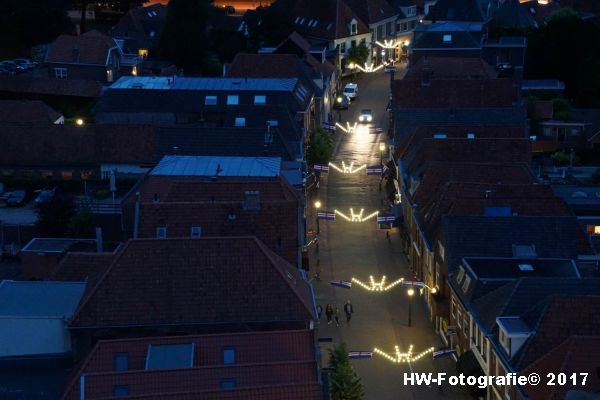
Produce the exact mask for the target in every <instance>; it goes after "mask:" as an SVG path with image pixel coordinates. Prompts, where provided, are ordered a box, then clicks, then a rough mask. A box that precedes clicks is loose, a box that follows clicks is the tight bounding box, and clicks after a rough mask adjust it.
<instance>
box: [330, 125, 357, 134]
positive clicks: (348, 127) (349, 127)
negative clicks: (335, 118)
mask: <svg viewBox="0 0 600 400" xmlns="http://www.w3.org/2000/svg"><path fill="white" fill-rule="evenodd" d="M335 126H337V127H338V128H340V129H341V130H343V131H344V132H346V133H354V131H355V130H356V127H357V126H358V122H355V123H354V125H350V122H346V126H343V125H342V124H340V123H339V122H336V123H335Z"/></svg>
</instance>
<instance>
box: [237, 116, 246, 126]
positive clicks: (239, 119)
mask: <svg viewBox="0 0 600 400" xmlns="http://www.w3.org/2000/svg"><path fill="white" fill-rule="evenodd" d="M235 126H237V127H238V128H241V127H244V126H246V118H244V117H235Z"/></svg>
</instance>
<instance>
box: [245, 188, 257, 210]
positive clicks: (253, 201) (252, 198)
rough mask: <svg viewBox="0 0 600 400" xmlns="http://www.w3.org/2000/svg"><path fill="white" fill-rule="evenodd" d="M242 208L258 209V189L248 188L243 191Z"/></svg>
mask: <svg viewBox="0 0 600 400" xmlns="http://www.w3.org/2000/svg"><path fill="white" fill-rule="evenodd" d="M242 208H243V209H244V210H246V211H258V210H260V192H259V191H258V190H249V191H247V192H245V193H244V203H243V204H242Z"/></svg>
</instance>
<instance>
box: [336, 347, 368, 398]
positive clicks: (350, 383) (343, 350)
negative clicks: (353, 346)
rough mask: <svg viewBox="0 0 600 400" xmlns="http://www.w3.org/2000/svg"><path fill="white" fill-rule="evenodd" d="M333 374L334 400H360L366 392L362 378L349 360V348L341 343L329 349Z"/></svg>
mask: <svg viewBox="0 0 600 400" xmlns="http://www.w3.org/2000/svg"><path fill="white" fill-rule="evenodd" d="M329 367H330V368H331V369H332V372H331V398H332V399H333V400H360V399H362V398H363V396H364V395H365V390H364V387H363V384H362V382H361V379H360V377H359V376H358V374H357V373H356V372H355V371H354V368H353V367H352V364H350V360H349V359H348V348H347V347H346V344H345V343H340V344H339V345H337V346H335V347H334V348H333V349H329Z"/></svg>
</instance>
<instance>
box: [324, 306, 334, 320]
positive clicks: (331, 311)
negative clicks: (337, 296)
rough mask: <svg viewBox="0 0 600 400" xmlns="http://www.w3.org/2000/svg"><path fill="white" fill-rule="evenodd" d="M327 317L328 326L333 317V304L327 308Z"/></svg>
mask: <svg viewBox="0 0 600 400" xmlns="http://www.w3.org/2000/svg"><path fill="white" fill-rule="evenodd" d="M325 316H326V317H327V325H329V324H330V323H331V317H332V316H333V307H332V306H331V304H327V305H326V306H325Z"/></svg>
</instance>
